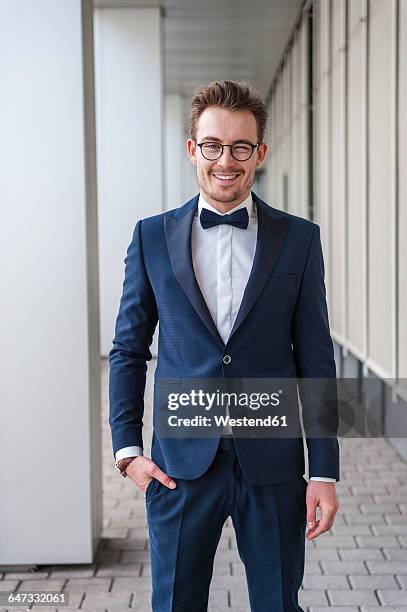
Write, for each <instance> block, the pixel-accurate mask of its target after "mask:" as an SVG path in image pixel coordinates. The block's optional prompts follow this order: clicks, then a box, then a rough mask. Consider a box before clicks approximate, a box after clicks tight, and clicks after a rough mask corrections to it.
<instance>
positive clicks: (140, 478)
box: [126, 455, 177, 495]
mask: <svg viewBox="0 0 407 612" xmlns="http://www.w3.org/2000/svg"><path fill="white" fill-rule="evenodd" d="M126 474H127V476H129V478H131V480H132V481H133V482H135V483H136V485H137V486H138V488H139V489H140V491H142V493H143V494H144V495H145V494H146V490H147V487H148V485H149V484H150V482H151V481H152V479H153V478H155V479H156V480H159V481H160V482H161V483H162V484H163V485H164V486H166V487H168V488H169V489H175V487H176V486H177V485H176V484H175V482H174V481H173V480H171V478H170V477H169V476H167V474H166V473H165V472H163V471H162V470H161V469H160V468H159V467H158V465H157V464H155V463H154V461H152V460H151V459H149V458H148V457H145V456H144V455H140V456H139V457H135V458H134V459H133V461H132V462H131V463H129V465H128V466H127V469H126Z"/></svg>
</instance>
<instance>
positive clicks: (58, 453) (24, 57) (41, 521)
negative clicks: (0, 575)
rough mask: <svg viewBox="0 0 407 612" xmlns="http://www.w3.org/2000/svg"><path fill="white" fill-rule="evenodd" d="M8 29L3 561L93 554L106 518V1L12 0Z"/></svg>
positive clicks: (1, 380) (3, 153)
mask: <svg viewBox="0 0 407 612" xmlns="http://www.w3.org/2000/svg"><path fill="white" fill-rule="evenodd" d="M0 40H1V48H2V53H1V54H0V72H1V75H2V95H1V97H0V111H1V112H0V117H1V119H0V122H1V126H0V127H1V129H0V131H1V134H2V136H1V141H0V142H1V145H0V164H1V170H2V180H1V197H2V239H1V241H0V259H1V275H0V285H1V295H2V299H1V349H0V351H1V352H0V361H1V364H0V365H1V367H0V387H1V401H0V422H1V427H0V498H1V501H0V542H1V545H0V564H31V563H32V564H51V563H89V562H91V561H92V558H93V553H94V550H95V547H96V545H97V543H98V538H99V536H100V533H101V529H102V494H101V449H100V442H101V427H100V419H101V416H100V415H101V411H100V374H99V372H100V359H99V354H100V348H99V309H98V299H99V296H98V244H97V209H96V160H95V129H94V82H93V7H92V2H91V1H90V0H82V1H80V0H64V1H61V2H54V1H52V0H37V1H36V2H27V1H24V0H14V1H13V2H8V3H6V4H5V5H4V6H3V10H2V17H1V20H0Z"/></svg>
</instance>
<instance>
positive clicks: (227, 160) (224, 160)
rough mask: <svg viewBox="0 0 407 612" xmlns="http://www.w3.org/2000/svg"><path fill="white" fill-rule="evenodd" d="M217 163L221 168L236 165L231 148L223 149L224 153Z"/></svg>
mask: <svg viewBox="0 0 407 612" xmlns="http://www.w3.org/2000/svg"><path fill="white" fill-rule="evenodd" d="M216 161H217V163H218V164H219V165H220V166H229V165H230V164H231V163H232V164H233V163H235V160H234V159H233V157H232V153H231V149H230V147H223V153H222V155H221V156H220V157H218V159H217V160H216Z"/></svg>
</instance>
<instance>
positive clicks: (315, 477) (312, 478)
mask: <svg viewBox="0 0 407 612" xmlns="http://www.w3.org/2000/svg"><path fill="white" fill-rule="evenodd" d="M310 480H319V481H320V482H336V478H322V477H320V476H311V478H310Z"/></svg>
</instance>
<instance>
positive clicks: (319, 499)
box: [306, 480, 339, 540]
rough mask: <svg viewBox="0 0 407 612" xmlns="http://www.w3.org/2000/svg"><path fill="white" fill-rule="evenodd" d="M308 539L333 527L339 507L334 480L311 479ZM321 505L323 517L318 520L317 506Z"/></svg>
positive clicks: (309, 484) (308, 499) (308, 496)
mask: <svg viewBox="0 0 407 612" xmlns="http://www.w3.org/2000/svg"><path fill="white" fill-rule="evenodd" d="M306 502H307V523H308V528H309V529H308V531H307V540H313V539H314V538H317V537H318V536H319V535H320V534H321V533H324V531H329V529H331V527H332V525H333V523H334V520H335V514H336V512H337V510H338V508H339V504H338V499H337V497H336V489H335V483H334V482H321V481H319V480H310V481H309V483H308V486H307V498H306ZM317 506H319V507H320V510H321V518H320V519H319V521H317V517H316V508H317Z"/></svg>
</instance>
